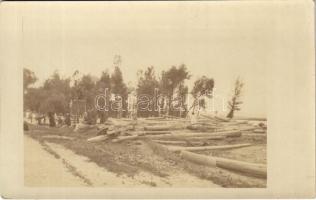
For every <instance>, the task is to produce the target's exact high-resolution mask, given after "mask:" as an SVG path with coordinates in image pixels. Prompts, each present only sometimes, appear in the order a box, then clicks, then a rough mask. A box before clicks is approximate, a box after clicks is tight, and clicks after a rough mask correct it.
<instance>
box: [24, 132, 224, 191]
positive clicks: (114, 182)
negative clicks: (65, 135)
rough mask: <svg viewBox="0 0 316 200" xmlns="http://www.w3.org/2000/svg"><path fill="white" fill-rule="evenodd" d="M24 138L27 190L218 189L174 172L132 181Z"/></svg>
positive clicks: (56, 147) (142, 174) (68, 152)
mask: <svg viewBox="0 0 316 200" xmlns="http://www.w3.org/2000/svg"><path fill="white" fill-rule="evenodd" d="M24 138H25V139H24V149H25V156H24V160H25V165H24V169H25V171H24V176H25V185H26V186H50V187H53V186H54V187H56V186H57V187H58V186H60V187H63V186H98V187H100V186H105V187H117V186H120V187H133V186H134V187H135V186H136V187H185V186H191V187H192V186H196V187H209V188H211V187H212V188H213V187H219V186H218V185H216V184H214V183H212V182H211V181H208V180H203V179H200V178H198V177H195V176H192V175H190V174H187V173H176V172H175V173H174V174H172V175H169V176H167V177H160V176H157V175H154V174H151V173H148V172H145V171H144V172H140V173H138V174H137V175H135V176H133V177H129V176H126V175H118V174H116V173H113V172H109V171H108V170H106V169H105V168H102V167H99V166H98V165H97V164H95V163H94V162H91V161H89V159H88V158H87V157H84V156H79V155H77V154H75V153H74V152H72V151H71V150H69V149H66V148H64V147H63V146H61V145H59V144H55V143H48V142H47V143H42V144H41V143H39V142H37V141H36V140H34V139H32V138H30V137H28V136H25V137H24Z"/></svg>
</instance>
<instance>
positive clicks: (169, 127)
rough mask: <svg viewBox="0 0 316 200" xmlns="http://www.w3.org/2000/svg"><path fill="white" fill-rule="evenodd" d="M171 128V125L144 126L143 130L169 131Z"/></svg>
mask: <svg viewBox="0 0 316 200" xmlns="http://www.w3.org/2000/svg"><path fill="white" fill-rule="evenodd" d="M170 129H172V127H171V126H145V127H144V130H145V131H169V130H170Z"/></svg>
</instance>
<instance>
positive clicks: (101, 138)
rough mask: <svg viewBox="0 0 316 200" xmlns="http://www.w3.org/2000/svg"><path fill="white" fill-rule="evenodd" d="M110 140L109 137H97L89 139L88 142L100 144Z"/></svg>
mask: <svg viewBox="0 0 316 200" xmlns="http://www.w3.org/2000/svg"><path fill="white" fill-rule="evenodd" d="M108 138H109V137H108V136H107V135H99V136H96V137H92V138H89V139H87V141H88V142H100V141H103V140H106V139H108Z"/></svg>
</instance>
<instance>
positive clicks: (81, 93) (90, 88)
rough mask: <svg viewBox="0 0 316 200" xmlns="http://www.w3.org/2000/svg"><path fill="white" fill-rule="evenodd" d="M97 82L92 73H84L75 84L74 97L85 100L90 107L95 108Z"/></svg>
mask: <svg viewBox="0 0 316 200" xmlns="http://www.w3.org/2000/svg"><path fill="white" fill-rule="evenodd" d="M95 88H96V87H95V82H94V81H93V80H92V77H91V76H90V75H84V76H82V78H81V79H80V80H78V81H77V82H76V83H75V85H74V86H73V88H72V90H73V93H72V95H73V96H72V98H73V99H78V100H85V101H86V106H87V108H88V109H91V108H94V97H95V94H96V91H95Z"/></svg>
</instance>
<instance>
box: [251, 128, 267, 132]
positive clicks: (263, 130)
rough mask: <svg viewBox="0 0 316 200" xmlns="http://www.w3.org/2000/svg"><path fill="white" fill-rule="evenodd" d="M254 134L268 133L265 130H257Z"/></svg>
mask: <svg viewBox="0 0 316 200" xmlns="http://www.w3.org/2000/svg"><path fill="white" fill-rule="evenodd" d="M253 132H254V133H266V130H263V129H255V130H253Z"/></svg>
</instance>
